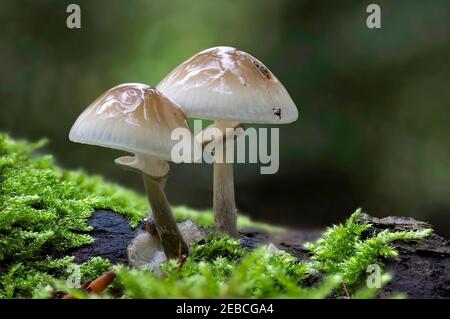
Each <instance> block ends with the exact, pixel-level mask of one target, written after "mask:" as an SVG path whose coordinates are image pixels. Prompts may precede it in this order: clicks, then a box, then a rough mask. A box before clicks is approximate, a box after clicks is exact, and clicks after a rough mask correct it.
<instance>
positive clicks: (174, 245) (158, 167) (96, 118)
mask: <svg viewBox="0 0 450 319" xmlns="http://www.w3.org/2000/svg"><path fill="white" fill-rule="evenodd" d="M176 128H186V131H187V132H190V131H189V128H188V126H187V122H186V117H185V116H184V114H183V112H182V111H181V110H180V109H179V108H178V107H177V105H175V104H174V103H173V102H171V101H170V100H169V99H168V98H167V97H165V96H164V95H163V94H161V93H160V92H158V91H157V90H155V89H154V88H152V87H150V86H148V85H145V84H139V83H129V84H122V85H119V86H116V87H114V88H112V89H110V90H109V91H107V92H106V93H104V94H103V95H102V96H100V97H99V98H98V99H97V100H95V101H94V102H93V103H92V104H91V105H89V106H88V107H87V108H86V110H85V111H84V112H83V113H82V114H81V115H80V116H79V117H78V119H77V120H76V122H75V124H74V125H73V127H72V129H71V130H70V134H69V138H70V140H71V141H73V142H78V143H83V144H91V145H98V146H103V147H108V148H113V149H117V150H122V151H126V152H129V153H133V154H134V155H133V156H124V157H120V158H118V159H116V160H115V162H116V164H117V165H118V166H119V167H121V168H123V169H128V170H133V171H137V172H139V173H141V174H142V176H143V179H144V184H145V188H146V191H147V195H148V199H149V202H150V205H151V208H152V212H153V216H154V219H155V221H156V224H157V230H158V234H159V236H160V239H161V243H162V245H163V248H164V253H165V254H166V257H167V258H168V259H170V258H178V257H179V256H180V255H187V254H188V247H187V245H186V243H185V242H184V240H183V238H182V236H181V234H180V231H179V229H178V227H177V225H176V222H175V219H174V217H173V215H172V211H171V208H170V205H169V202H168V200H167V198H166V195H165V193H164V185H165V181H166V178H167V175H168V173H169V164H168V161H171V150H172V147H173V145H174V144H175V141H173V140H172V139H171V134H172V131H173V130H174V129H176Z"/></svg>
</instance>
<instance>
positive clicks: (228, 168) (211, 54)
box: [157, 47, 298, 237]
mask: <svg viewBox="0 0 450 319" xmlns="http://www.w3.org/2000/svg"><path fill="white" fill-rule="evenodd" d="M157 89H158V90H160V91H161V92H163V93H164V94H165V95H167V96H168V97H169V98H170V99H172V100H174V101H175V102H176V103H177V104H178V105H179V106H180V108H181V109H182V110H183V112H184V113H185V114H186V115H187V116H189V117H194V118H200V119H208V120H213V121H215V123H214V124H213V126H214V127H215V128H219V129H221V130H222V133H223V134H224V136H226V134H225V131H226V128H236V127H237V126H239V124H240V123H260V124H286V123H291V122H294V121H295V120H297V118H298V111H297V108H296V106H295V104H294V102H293V101H292V99H291V97H290V96H289V94H288V92H287V91H286V89H285V88H284V87H283V85H282V84H281V82H280V81H278V79H277V78H276V77H275V76H274V75H273V74H272V72H270V71H269V69H268V68H267V67H265V66H264V64H262V63H261V62H260V61H259V60H257V59H256V58H254V57H253V56H251V55H250V54H248V53H246V52H244V51H241V50H238V49H235V48H231V47H215V48H210V49H207V50H205V51H202V52H200V53H198V54H196V55H194V56H193V57H191V58H190V59H188V60H187V61H185V62H183V63H182V64H181V65H179V66H178V67H176V68H175V69H174V70H173V71H172V72H171V73H170V74H169V75H167V76H166V77H165V78H164V79H163V80H162V81H161V82H160V83H159V84H158V86H157ZM219 151H220V148H219ZM225 152H226V148H225ZM215 156H216V158H217V157H222V156H224V154H223V152H221V151H220V152H217V149H216V154H215ZM222 158H223V157H222ZM232 165H233V164H232V163H225V162H223V163H220V162H219V161H215V163H214V199H213V206H214V213H215V222H216V228H217V230H218V231H220V232H224V233H226V234H229V235H230V236H233V237H236V236H237V226H236V218H237V215H236V205H235V200H234V182H233V166H232Z"/></svg>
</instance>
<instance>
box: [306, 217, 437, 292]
mask: <svg viewBox="0 0 450 319" xmlns="http://www.w3.org/2000/svg"><path fill="white" fill-rule="evenodd" d="M361 214H362V213H361V210H359V209H358V210H357V211H356V212H355V213H353V215H352V216H351V217H350V218H349V219H348V220H347V222H346V223H345V225H342V224H341V225H335V226H333V227H331V228H328V229H327V231H326V232H325V233H324V234H323V236H322V238H321V239H319V240H318V241H317V242H315V243H310V244H307V245H306V247H307V248H308V249H309V250H310V251H311V252H312V254H313V256H312V258H311V260H312V261H313V265H314V267H315V268H316V269H317V270H319V271H322V272H326V273H340V274H342V276H343V279H342V281H343V283H344V284H346V285H349V286H350V287H351V286H354V285H356V284H357V283H358V282H359V280H360V279H361V277H362V275H363V274H365V273H366V270H367V267H368V266H369V265H373V264H380V263H381V262H382V261H383V259H384V258H388V257H394V256H397V252H396V251H395V249H394V247H393V246H392V243H393V242H395V241H408V240H420V239H423V238H425V237H426V236H428V235H429V234H431V232H432V230H431V229H425V230H420V231H407V232H406V231H400V232H389V231H388V230H384V231H382V232H380V233H378V234H376V235H375V236H373V237H369V238H365V239H364V238H363V237H362V234H363V233H364V232H365V231H366V230H368V229H369V228H370V227H371V225H370V224H368V223H364V222H363V223H361V222H358V218H359V217H360V216H361Z"/></svg>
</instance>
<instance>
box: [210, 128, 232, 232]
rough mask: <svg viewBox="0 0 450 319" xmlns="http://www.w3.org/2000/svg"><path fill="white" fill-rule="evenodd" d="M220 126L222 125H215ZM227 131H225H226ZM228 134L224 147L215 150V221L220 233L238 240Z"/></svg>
mask: <svg viewBox="0 0 450 319" xmlns="http://www.w3.org/2000/svg"><path fill="white" fill-rule="evenodd" d="M215 124H216V125H217V126H220V125H221V124H222V123H219V122H218V121H217V122H216V123H215ZM224 130H225V129H224ZM226 138H227V136H226V134H225V138H224V139H223V141H224V143H223V144H224V145H219V147H215V148H214V152H215V154H214V157H215V159H216V161H215V162H214V190H213V192H214V195H213V196H214V198H213V209H214V220H215V224H216V229H217V231H218V232H220V233H225V234H227V235H229V236H231V237H234V238H237V237H238V231H237V213H236V204H235V200H234V178H233V163H227V162H226V150H227V147H226Z"/></svg>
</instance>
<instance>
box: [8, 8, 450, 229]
mask: <svg viewBox="0 0 450 319" xmlns="http://www.w3.org/2000/svg"><path fill="white" fill-rule="evenodd" d="M72 2H74V3H77V4H79V5H80V6H81V17H82V28H81V29H79V30H76V29H75V30H70V29H68V28H67V27H66V18H67V15H68V14H67V13H66V7H67V5H68V4H69V3H72ZM371 2H372V1H333V2H332V1H317V0H308V1H307V0H303V1H302V0H292V1H287V0H281V1H273V0H258V1H256V0H254V1H243V0H239V1H236V0H234V1H232V0H223V1H217V0H215V1H211V0H195V1H186V0H168V1H162V0H159V1H156V0H153V1H152V0H150V1H138V0H132V1H125V0H113V1H111V0H108V1H106V0H103V1H100V0H97V1H81V0H78V1H61V0H58V1H56V0H55V1H45V0H41V1H31V0H29V1H11V0H7V1H5V0H2V1H1V3H0V21H1V27H0V45H1V49H0V73H1V76H0V98H1V104H0V131H6V132H9V133H11V134H12V135H13V136H14V137H23V138H28V139H32V140H35V139H39V138H41V137H48V138H49V139H50V141H51V143H50V144H49V146H48V147H47V151H49V152H52V153H53V154H55V157H56V159H57V161H58V162H59V163H60V164H61V165H62V166H64V167H67V168H83V169H85V170H87V171H88V172H92V173H98V174H102V175H104V176H106V177H107V178H109V179H112V180H115V181H118V182H120V183H121V184H123V185H126V186H129V187H133V188H135V189H137V190H140V191H141V190H142V183H141V180H140V178H139V176H137V175H133V174H130V173H128V172H122V171H121V170H119V169H118V168H116V167H115V165H114V164H113V159H114V158H115V157H117V156H118V155H120V153H119V152H115V151H110V150H106V149H102V148H97V147H93V146H84V145H79V144H74V143H70V142H69V140H68V132H69V129H70V127H71V125H72V124H73V122H74V121H75V119H76V117H77V116H78V115H79V113H80V112H81V111H82V110H83V109H84V108H85V107H86V106H87V105H88V104H89V103H90V102H92V101H93V100H94V99H95V98H96V97H98V96H99V95H100V94H101V93H103V92H104V91H106V90H107V89H109V88H111V87H113V86H115V85H117V84H119V83H124V82H142V83H147V84H150V85H156V84H157V83H158V82H159V80H161V79H162V78H163V77H164V76H165V75H166V74H167V73H168V72H170V71H171V70H172V69H173V68H174V67H175V66H177V65H178V64H179V63H180V62H182V61H184V60H185V59H187V58H188V57H190V56H191V55H193V54H194V53H196V52H197V51H200V50H203V49H205V48H208V47H212V46H217V45H228V46H234V47H237V48H240V49H242V50H245V51H247V52H249V53H251V54H252V55H254V56H256V57H258V58H259V59H260V60H262V61H263V62H264V63H265V64H266V65H267V66H268V67H269V68H270V69H271V70H272V71H273V73H275V74H276V75H277V77H278V78H279V79H280V80H281V81H282V82H283V83H284V85H285V86H286V88H287V89H288V91H289V92H290V94H291V96H292V98H293V99H294V101H295V102H296V103H297V105H298V106H299V111H300V118H299V120H298V121H297V122H296V123H293V124H290V125H285V126H282V127H280V138H281V143H280V149H281V158H280V171H279V172H278V174H276V175H260V174H259V166H258V165H255V164H248V165H244V164H239V165H236V166H235V179H236V197H237V204H238V207H239V208H240V209H241V210H243V211H245V212H247V213H248V214H249V215H251V216H253V217H254V218H255V219H258V220H263V221H269V222H273V223H277V224H285V225H290V226H292V227H319V226H322V225H328V224H330V223H332V222H337V221H339V220H341V219H342V218H344V217H345V216H348V215H349V214H350V213H351V212H352V211H353V210H354V209H355V208H357V207H363V208H364V209H365V210H366V211H367V212H369V213H370V214H373V215H377V216H385V215H405V216H414V217H417V218H420V219H425V220H428V221H430V222H432V223H433V224H434V225H435V227H436V229H437V230H438V232H440V233H443V234H447V235H450V154H449V146H450V128H449V120H450V108H449V106H450V25H449V24H450V2H449V1H447V0H442V1H439V0H434V1H421V0H403V1H402V0H396V1H376V3H378V4H379V5H380V6H381V10H382V28H381V29H378V30H371V29H368V28H367V27H366V23H365V22H366V18H367V15H368V14H367V13H366V7H367V5H368V4H369V3H371ZM167 192H168V197H169V199H170V200H171V201H172V203H174V204H186V205H189V206H192V207H197V208H207V207H210V206H212V167H211V166H210V165H206V164H204V165H178V166H175V165H174V166H173V167H172V174H171V177H170V179H169V182H168V185H167Z"/></svg>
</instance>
